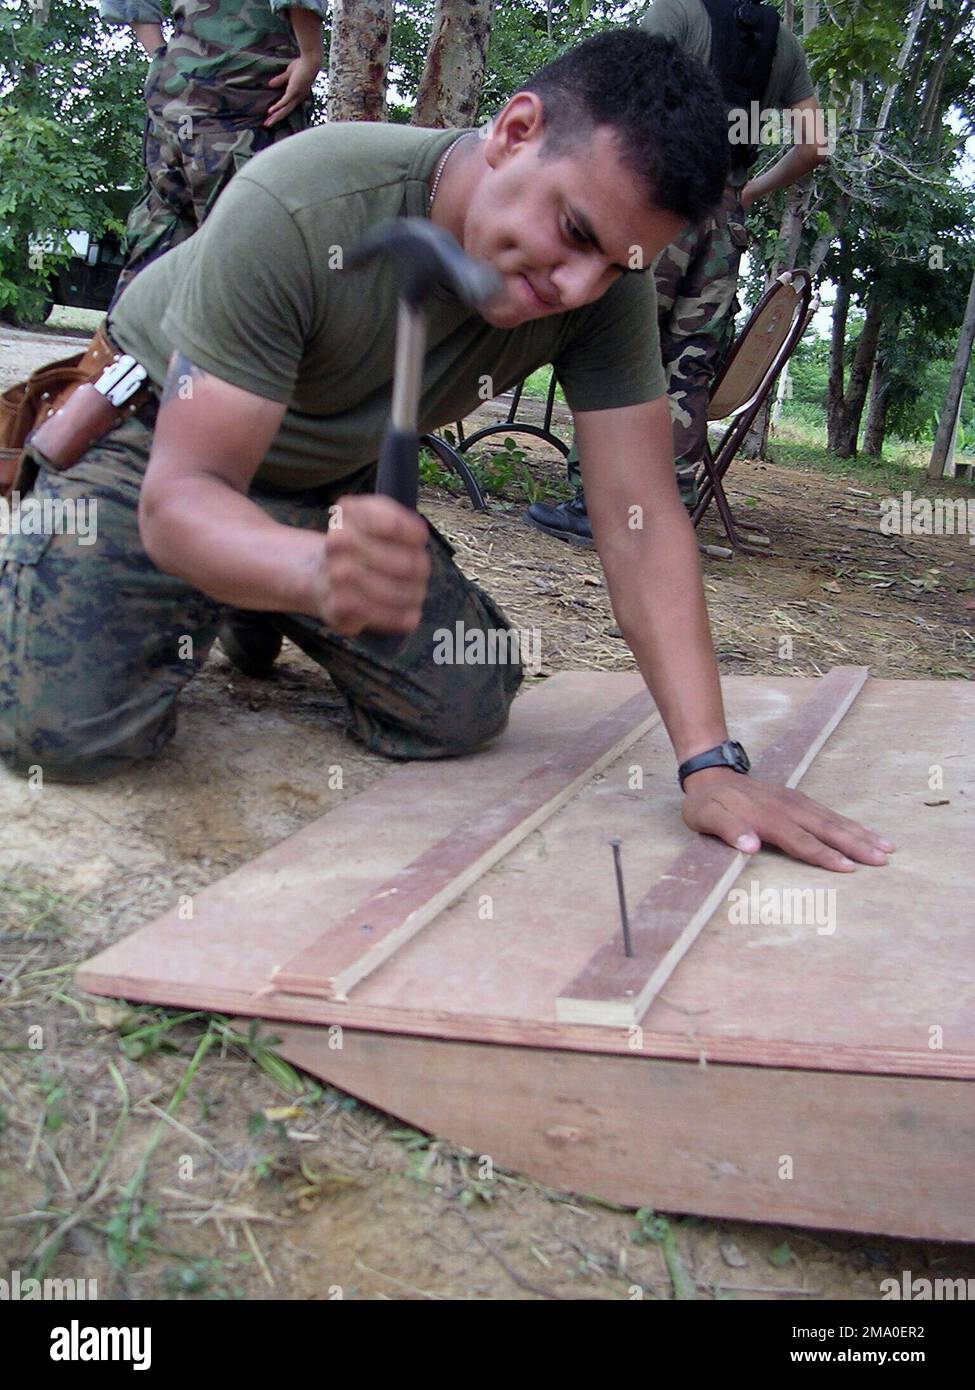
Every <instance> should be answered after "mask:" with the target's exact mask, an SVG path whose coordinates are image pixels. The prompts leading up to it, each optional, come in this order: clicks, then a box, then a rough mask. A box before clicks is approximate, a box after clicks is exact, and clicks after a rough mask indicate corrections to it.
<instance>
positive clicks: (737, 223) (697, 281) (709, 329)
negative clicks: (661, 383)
mask: <svg viewBox="0 0 975 1390" xmlns="http://www.w3.org/2000/svg"><path fill="white" fill-rule="evenodd" d="M747 246H748V232H747V230H746V228H745V215H744V212H743V211H742V206H741V201H740V189H737V188H727V189H726V190H725V196H724V200H723V201H722V204H721V206H720V207H719V208H718V209H717V211H716V212H715V214H714V216H713V217H709V218H708V219H707V220H706V221H705V222H702V223H700V224H698V225H697V226H694V227H688V228H687V229H686V230H685V231H684V232H683V233H682V234H681V235H680V236H679V237H678V238H677V240H676V241H674V242H672V243H671V244H670V245H669V246H668V247H666V248H665V249H664V250H663V251H662V252H661V254H660V256H659V257H658V258H657V261H656V264H655V265H654V272H653V273H654V283H655V285H656V289H657V323H658V327H659V331H660V355H661V358H662V360H663V366H664V375H665V377H666V378H667V399H668V402H669V404H670V414H671V419H672V421H673V430H674V469H675V471H676V473H677V480H678V485H679V486H680V488H681V492H682V493H683V495H684V496H685V498H688V497H690V498H693V490H694V475H695V474H696V472H697V469H698V467H699V465H700V462H701V459H702V458H703V456H704V444H705V441H706V439H707V422H708V398H709V394H710V390H711V383H712V382H713V381H714V378H715V376H716V375H717V372H718V369H719V368H720V366H721V363H722V362H723V360H724V358H725V355H726V353H727V351H728V349H729V348H730V346H731V344H732V342H733V340H734V332H735V314H736V312H737V310H738V300H737V298H736V291H737V287H738V267H739V264H740V262H741V257H742V254H743V252H744V251H745V249H746V247H747ZM577 459H578V455H577V454H576V451H575V448H573V450H572V454H571V455H570V459H569V479H570V481H571V482H572V483H573V485H574V486H576V487H578V485H579V481H580V478H579V471H578V462H577Z"/></svg>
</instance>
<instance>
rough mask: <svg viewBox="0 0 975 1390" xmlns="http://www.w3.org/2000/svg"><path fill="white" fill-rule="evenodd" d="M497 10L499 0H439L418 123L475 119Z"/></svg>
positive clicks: (415, 119) (445, 123) (416, 110)
mask: <svg viewBox="0 0 975 1390" xmlns="http://www.w3.org/2000/svg"><path fill="white" fill-rule="evenodd" d="M493 10H494V0H437V12H436V15H435V16H434V21H433V33H432V34H431V36H430V47H429V48H428V49H427V57H426V63H425V65H424V68H423V76H422V77H421V79H420V89H419V91H418V93H417V98H416V106H415V107H414V110H413V115H412V117H411V124H412V125H422V126H471V125H473V124H474V122H475V121H476V119H477V108H478V105H479V103H480V100H481V85H482V83H483V81H484V67H485V62H486V60H487V49H488V41H489V39H490V37H491V17H492V12H493Z"/></svg>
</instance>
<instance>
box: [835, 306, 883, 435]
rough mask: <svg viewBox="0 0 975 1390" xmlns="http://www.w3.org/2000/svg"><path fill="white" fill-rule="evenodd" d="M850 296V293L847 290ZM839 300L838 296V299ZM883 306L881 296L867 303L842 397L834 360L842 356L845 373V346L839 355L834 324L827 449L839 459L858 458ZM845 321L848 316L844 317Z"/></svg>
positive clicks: (841, 363)
mask: <svg viewBox="0 0 975 1390" xmlns="http://www.w3.org/2000/svg"><path fill="white" fill-rule="evenodd" d="M847 296H849V291H848V290H847ZM838 297H839V296H837V298H838ZM883 313H884V305H883V301H882V300H881V298H880V296H879V295H877V294H872V295H871V296H870V298H869V300H868V301H867V315H866V318H865V319H864V321H863V327H862V328H861V330H860V340H859V342H858V343H857V348H856V352H855V353H854V354H853V365H852V366H851V368H850V381H849V385H848V387H847V389H846V392H845V393H842V377H841V378H840V385H839V390H840V393H841V394H839V395H838V394H837V380H836V376H835V372H834V368H835V359H836V357H837V355H838V356H839V370H840V373H842V366H843V356H842V354H843V346H842V342H841V343H840V345H839V350H838V353H837V344H836V324H835V320H834V341H833V353H832V357H833V359H834V360H833V361H832V362H831V364H830V398H831V404H830V412H829V438H828V441H827V443H828V447H829V448H830V449H831V450H832V451H833V453H834V454H838V455H839V457H840V458H843V459H849V458H856V452H857V435H858V434H859V432H860V418H861V416H862V415H863V407H864V405H865V403H866V399H867V387H868V386H869V384H870V374H871V372H872V371H873V364H874V361H875V359H876V356H877V344H878V342H879V341H880V329H881V327H882V325H883ZM844 319H845V315H844Z"/></svg>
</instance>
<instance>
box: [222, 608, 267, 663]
mask: <svg viewBox="0 0 975 1390" xmlns="http://www.w3.org/2000/svg"><path fill="white" fill-rule="evenodd" d="M217 637H218V638H219V641H220V645H221V647H223V649H224V651H225V652H226V653H227V656H228V658H229V659H230V661H231V663H232V664H233V665H234V666H236V667H237V670H238V671H243V673H244V675H245V676H258V677H264V676H269V675H270V674H271V667H272V666H273V665H274V663H275V661H277V659H278V656H279V655H280V652H281V634H280V632H278V630H277V628H276V627H275V626H274V624H273V623H271V622H269V621H268V615H267V614H266V613H249V612H244V610H243V609H237V610H235V611H234V612H233V613H231V615H230V617H229V618H227V620H226V622H224V623H223V625H222V626H221V628H220V631H219V632H218V633H217Z"/></svg>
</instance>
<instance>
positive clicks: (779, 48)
mask: <svg viewBox="0 0 975 1390" xmlns="http://www.w3.org/2000/svg"><path fill="white" fill-rule="evenodd" d="M640 27H641V28H642V29H645V30H646V32H647V33H648V34H654V35H656V36H658V37H660V38H662V39H673V40H674V42H675V43H677V44H678V46H679V47H680V48H681V49H682V51H683V52H684V53H688V54H690V56H691V57H692V58H697V59H699V60H700V61H701V62H702V63H704V64H706V66H708V67H710V66H711V19H710V16H709V15H708V12H707V10H706V9H705V8H704V6H703V5H702V3H701V0H653V4H652V5H651V6H650V9H649V10H647V12H646V14H644V15H643V17H642V18H641V20H640ZM813 94H814V88H813V84H812V79H811V78H810V76H809V68H808V67H807V66H806V55H805V54H804V53H803V51H802V45H801V44H800V42H799V40H798V39H797V38H796V36H795V34H793V33H792V32H791V30H789V29H787V28H786V27H785V25H784V24H780V25H779V33H778V38H777V39H776V41H775V54H774V56H773V58H772V67H771V70H770V72H769V79H768V86H767V87H766V88H765V95H764V96H763V97H762V107H763V109H765V110H770V111H785V110H787V109H789V108H790V107H792V106H795V104H796V102H799V101H805V100H806V98H807V97H811V96H813ZM747 172H748V171H747V168H746V167H745V166H744V165H740V166H738V167H736V168H734V169H733V170H732V177H731V182H732V183H742V182H744V180H745V178H747Z"/></svg>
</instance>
